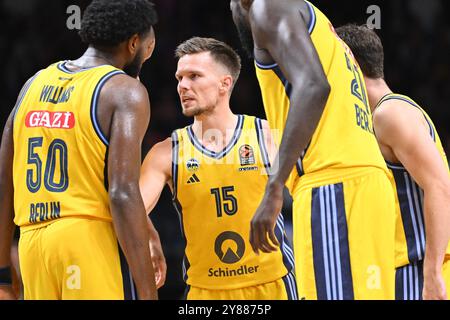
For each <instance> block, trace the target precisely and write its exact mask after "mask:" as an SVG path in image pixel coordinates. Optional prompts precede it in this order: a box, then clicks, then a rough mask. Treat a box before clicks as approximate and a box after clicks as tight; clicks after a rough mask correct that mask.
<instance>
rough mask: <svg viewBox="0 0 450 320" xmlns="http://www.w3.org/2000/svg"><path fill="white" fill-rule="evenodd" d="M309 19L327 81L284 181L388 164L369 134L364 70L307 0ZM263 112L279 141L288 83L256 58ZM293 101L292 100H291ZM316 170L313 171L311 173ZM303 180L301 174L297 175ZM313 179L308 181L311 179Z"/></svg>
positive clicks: (290, 186)
mask: <svg viewBox="0 0 450 320" xmlns="http://www.w3.org/2000/svg"><path fill="white" fill-rule="evenodd" d="M307 4H308V6H309V9H310V13H311V22H310V25H309V33H310V35H311V38H312V41H313V44H314V46H315V48H316V50H317V53H318V55H319V58H320V61H321V63H322V66H323V69H324V71H325V74H326V76H327V79H328V82H329V84H330V86H331V92H330V96H329V98H328V102H327V104H326V106H325V109H324V112H323V115H322V118H321V120H320V122H319V124H318V126H317V129H316V131H315V132H314V135H313V137H312V140H311V141H310V143H309V145H308V147H307V149H306V150H305V151H304V152H303V154H302V155H299V157H300V159H299V161H298V163H297V166H296V167H297V168H296V170H295V169H294V170H293V172H292V174H291V176H290V178H289V179H288V181H287V183H286V186H287V187H288V189H289V190H290V191H291V193H292V191H293V188H294V185H295V184H296V183H297V182H298V181H299V177H302V176H303V179H305V180H306V178H307V177H308V178H309V179H308V180H311V179H313V180H314V181H316V182H319V181H318V180H323V179H325V180H327V179H328V180H330V179H334V178H336V177H339V176H342V172H340V171H339V170H337V171H336V170H334V169H352V168H361V167H379V168H382V169H383V170H386V171H387V169H386V165H385V164H384V161H383V157H382V155H381V152H380V150H379V147H378V144H377V141H376V138H375V136H374V134H373V126H372V119H371V118H372V116H371V112H370V108H369V105H368V98H367V95H366V89H365V84H364V81H363V76H362V73H361V71H360V69H359V66H358V64H357V63H356V61H355V59H354V58H353V55H352V53H351V51H350V49H349V48H348V46H347V45H345V43H344V42H343V41H342V40H341V39H340V38H339V37H338V36H337V35H336V33H335V31H334V28H333V26H332V24H331V23H330V21H329V20H328V19H327V17H326V16H325V15H324V14H323V13H322V12H320V11H319V10H318V9H317V8H315V7H314V6H313V5H312V4H310V3H308V2H307ZM255 65H256V74H257V77H258V81H259V84H260V87H261V93H262V98H263V102H264V108H265V111H266V116H267V119H268V121H269V124H270V127H271V128H272V129H275V130H279V131H280V132H281V133H280V134H278V135H277V136H278V142H280V141H281V137H282V132H283V131H284V128H285V123H286V119H287V115H288V112H289V108H290V102H289V97H290V93H291V90H292V86H291V84H290V83H289V82H288V81H287V80H286V78H285V77H284V75H283V73H282V71H281V69H280V68H279V66H278V64H272V65H264V64H261V63H259V62H258V61H256V62H255ZM294 107H295V106H294ZM312 174H314V177H313V175H312ZM300 180H302V179H300ZM314 181H309V183H311V182H312V183H313V184H314Z"/></svg>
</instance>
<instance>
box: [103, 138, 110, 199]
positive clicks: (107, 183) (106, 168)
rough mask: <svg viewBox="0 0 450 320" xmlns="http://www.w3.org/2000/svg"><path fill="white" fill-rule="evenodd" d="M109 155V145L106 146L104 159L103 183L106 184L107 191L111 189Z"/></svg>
mask: <svg viewBox="0 0 450 320" xmlns="http://www.w3.org/2000/svg"><path fill="white" fill-rule="evenodd" d="M108 157H109V146H107V147H106V152H105V160H104V162H105V164H104V167H103V185H104V186H105V190H106V192H108V191H109V178H108Z"/></svg>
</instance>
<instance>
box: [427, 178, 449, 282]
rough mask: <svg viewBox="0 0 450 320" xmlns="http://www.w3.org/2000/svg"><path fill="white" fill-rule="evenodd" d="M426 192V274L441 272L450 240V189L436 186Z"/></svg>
mask: <svg viewBox="0 0 450 320" xmlns="http://www.w3.org/2000/svg"><path fill="white" fill-rule="evenodd" d="M433 189H434V190H432V191H431V192H428V193H427V192H424V206H425V208H424V209H425V210H424V215H425V229H426V230H425V232H426V236H427V241H426V249H425V261H424V272H425V273H427V272H438V273H440V272H441V268H442V263H443V261H444V256H445V251H446V249H447V246H448V243H449V240H450V189H445V187H444V186H442V187H439V186H434V188H433Z"/></svg>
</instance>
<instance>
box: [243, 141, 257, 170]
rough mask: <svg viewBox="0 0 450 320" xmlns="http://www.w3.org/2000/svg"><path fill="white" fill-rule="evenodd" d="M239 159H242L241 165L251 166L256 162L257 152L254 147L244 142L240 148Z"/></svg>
mask: <svg viewBox="0 0 450 320" xmlns="http://www.w3.org/2000/svg"><path fill="white" fill-rule="evenodd" d="M239 159H240V161H241V166H249V165H252V164H255V154H254V152H253V148H252V147H251V146H250V145H248V144H244V145H242V146H241V147H240V148H239Z"/></svg>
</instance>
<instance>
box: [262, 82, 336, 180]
mask: <svg viewBox="0 0 450 320" xmlns="http://www.w3.org/2000/svg"><path fill="white" fill-rule="evenodd" d="M329 93H330V87H329V85H328V83H327V82H325V83H320V82H319V83H317V82H311V81H308V80H305V82H303V83H302V84H300V85H299V86H298V89H297V90H296V92H293V94H292V98H291V107H290V108H289V114H288V118H287V121H286V127H285V130H284V133H283V138H282V140H281V145H280V150H279V152H278V156H277V159H276V160H275V161H278V163H277V166H276V167H277V168H278V170H276V171H275V172H272V175H271V177H270V180H269V184H270V186H281V187H282V186H283V185H284V183H285V182H286V180H287V178H288V177H289V174H290V172H291V171H292V169H293V167H294V166H295V164H296V162H297V160H298V159H299V157H300V155H301V153H302V152H303V150H305V148H306V147H307V145H308V143H309V142H310V141H311V139H312V136H313V134H314V131H315V130H316V128H317V125H318V123H319V121H320V118H321V116H322V113H323V110H324V108H325V104H326V102H327V99H328V95H329ZM300 97H301V98H300Z"/></svg>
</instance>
